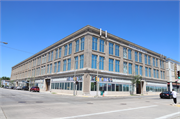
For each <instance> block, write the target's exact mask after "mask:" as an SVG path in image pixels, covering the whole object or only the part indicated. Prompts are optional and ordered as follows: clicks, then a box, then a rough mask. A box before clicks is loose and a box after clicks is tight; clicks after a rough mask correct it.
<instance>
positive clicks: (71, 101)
mask: <svg viewBox="0 0 180 119" xmlns="http://www.w3.org/2000/svg"><path fill="white" fill-rule="evenodd" d="M177 101H178V103H179V102H180V100H179V97H178V99H177ZM170 104H172V99H160V98H159V95H158V96H127V97H99V98H94V97H78V96H75V97H74V96H67V95H58V94H51V93H46V92H40V93H37V92H29V91H22V90H12V89H2V88H0V107H1V109H0V119H70V118H75V119H92V118H94V119H96V118H97V119H105V118H107V119H108V118H111V119H120V118H121V119H165V118H168V119H177V118H180V113H179V111H180V109H179V108H180V107H178V106H172V105H170Z"/></svg>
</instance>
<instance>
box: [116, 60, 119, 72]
mask: <svg viewBox="0 0 180 119" xmlns="http://www.w3.org/2000/svg"><path fill="white" fill-rule="evenodd" d="M115 69H116V70H115V71H116V72H119V60H116V67H115Z"/></svg>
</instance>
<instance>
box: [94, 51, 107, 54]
mask: <svg viewBox="0 0 180 119" xmlns="http://www.w3.org/2000/svg"><path fill="white" fill-rule="evenodd" d="M92 51H93V52H97V53H101V54H105V52H100V51H97V50H92Z"/></svg>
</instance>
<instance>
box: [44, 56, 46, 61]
mask: <svg viewBox="0 0 180 119" xmlns="http://www.w3.org/2000/svg"><path fill="white" fill-rule="evenodd" d="M44 63H46V55H44Z"/></svg>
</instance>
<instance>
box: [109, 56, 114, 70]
mask: <svg viewBox="0 0 180 119" xmlns="http://www.w3.org/2000/svg"><path fill="white" fill-rule="evenodd" d="M109 71H113V59H109Z"/></svg>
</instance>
